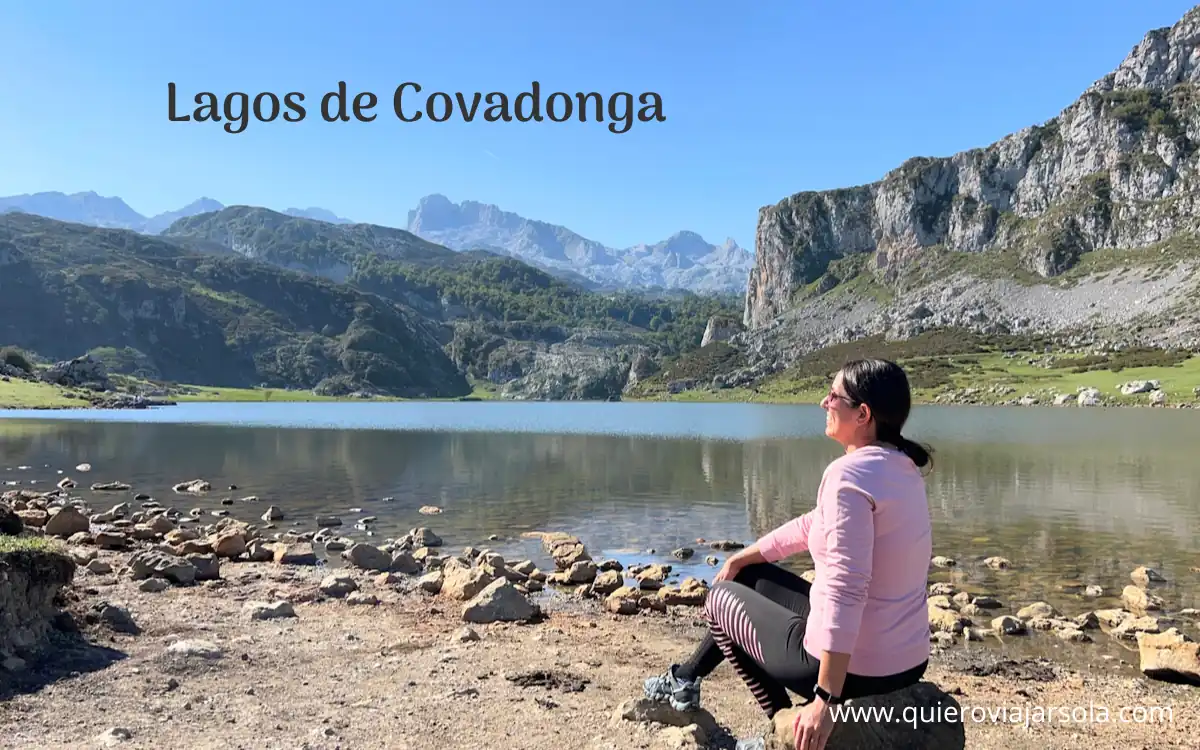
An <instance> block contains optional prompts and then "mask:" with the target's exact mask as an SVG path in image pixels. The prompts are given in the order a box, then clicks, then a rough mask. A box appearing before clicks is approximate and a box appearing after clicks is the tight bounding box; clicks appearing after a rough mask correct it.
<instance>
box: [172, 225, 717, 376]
mask: <svg viewBox="0 0 1200 750" xmlns="http://www.w3.org/2000/svg"><path fill="white" fill-rule="evenodd" d="M163 236H164V238H166V239H169V240H171V241H172V242H177V243H181V244H183V245H186V246H187V247H189V248H192V249H195V250H198V251H202V252H209V253H216V254H232V255H239V256H243V257H245V258H249V259H253V260H256V261H261V262H265V263H269V264H272V265H274V266H278V267H281V268H286V269H289V270H294V271H299V272H304V273H309V274H314V275H317V276H321V277H324V278H326V279H329V280H332V281H335V282H339V283H345V284H347V285H350V286H353V287H354V288H356V289H360V290H363V291H365V292H369V293H373V294H378V295H380V296H382V297H385V298H388V299H391V300H394V301H396V302H398V303H400V304H402V305H404V306H406V307H407V308H410V309H412V310H414V311H416V312H417V313H419V314H420V315H422V316H424V317H425V318H427V319H428V320H429V321H431V323H432V324H433V325H435V326H438V329H439V330H440V331H442V333H441V334H440V335H441V340H442V341H443V344H444V347H443V348H444V350H445V351H446V353H447V355H448V356H450V358H451V359H452V361H453V362H454V363H455V365H456V366H457V367H458V368H459V369H460V371H461V372H463V373H465V374H466V375H468V376H470V377H471V378H473V379H476V380H479V381H484V382H488V383H491V384H492V385H494V386H496V387H497V388H498V389H501V390H502V392H503V395H506V396H509V397H512V398H542V399H568V398H588V399H595V398H615V397H619V396H620V394H621V393H622V392H623V390H624V388H625V386H626V384H627V382H628V378H629V375H630V372H631V367H632V365H633V362H634V360H635V359H636V358H637V357H638V356H641V357H643V358H654V357H663V356H672V355H676V354H679V353H680V352H682V351H686V350H690V349H694V348H696V347H697V346H699V345H700V342H701V339H702V337H703V336H704V331H705V327H706V324H707V322H708V320H709V318H711V317H712V316H714V315H723V316H724V315H729V314H732V313H734V312H735V310H736V308H735V307H734V304H733V302H732V300H725V299H721V298H714V297H706V296H699V295H696V294H693V293H690V292H677V293H674V294H648V293H636V292H630V291H624V292H615V293H603V294H602V293H597V292H594V291H592V290H589V289H586V288H584V287H582V286H579V285H576V284H572V283H570V282H567V281H564V280H563V279H561V278H557V277H556V275H554V274H551V273H549V272H546V271H543V270H541V269H539V268H536V267H534V266H532V265H530V264H528V263H526V262H523V261H521V260H518V259H516V258H513V257H510V256H508V255H504V254H496V253H491V252H488V251H483V250H472V251H455V250H451V249H449V248H446V247H443V246H441V245H437V244H434V243H432V242H429V241H426V240H424V239H421V238H420V237H418V236H416V235H415V234H412V233H410V232H407V231H405V230H403V229H394V228H392V227H383V226H376V225H372V224H351V225H335V224H330V223H327V222H322V221H314V220H310V219H302V218H297V217H293V216H287V215H284V214H281V213H278V212H275V211H270V210H268V209H264V208H251V207H247V206H235V207H232V208H227V209H223V210H222V211H219V212H216V213H210V214H203V215H199V216H193V217H189V218H186V219H181V220H179V221H178V222H176V223H175V224H174V225H172V226H171V227H170V228H169V229H168V230H167V231H166V232H164V235H163Z"/></svg>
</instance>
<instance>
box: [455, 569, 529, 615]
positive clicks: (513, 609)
mask: <svg viewBox="0 0 1200 750" xmlns="http://www.w3.org/2000/svg"><path fill="white" fill-rule="evenodd" d="M443 585H444V584H443ZM537 614H538V608H537V606H536V605H534V604H533V603H532V602H530V601H529V600H528V599H526V598H525V595H524V594H522V593H521V592H520V591H517V589H516V588H515V587H514V586H513V584H512V583H510V582H509V581H508V579H505V578H499V579H496V580H495V581H492V582H491V583H490V584H488V585H487V587H486V588H484V589H483V590H482V591H480V592H479V594H477V595H476V596H475V597H474V598H473V599H471V601H469V602H467V603H466V604H465V605H463V608H462V619H463V620H464V621H466V622H473V623H489V622H524V621H528V620H531V619H533V618H534V617H535V616H536V615H537Z"/></svg>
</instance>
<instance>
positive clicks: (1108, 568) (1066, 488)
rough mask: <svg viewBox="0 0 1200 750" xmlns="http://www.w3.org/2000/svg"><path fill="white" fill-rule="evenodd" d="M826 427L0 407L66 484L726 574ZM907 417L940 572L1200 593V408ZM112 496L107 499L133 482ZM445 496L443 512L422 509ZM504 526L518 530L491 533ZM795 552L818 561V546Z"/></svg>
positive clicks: (439, 407)
mask: <svg viewBox="0 0 1200 750" xmlns="http://www.w3.org/2000/svg"><path fill="white" fill-rule="evenodd" d="M823 429H824V415H823V413H822V412H821V411H820V409H819V408H817V407H815V406H766V405H747V404H621V403H604V404H598V403H582V404H580V403H575V404H570V403H425V404H236V405H234V404H188V405H181V406H176V407H169V408H164V409H160V410H153V411H111V412H95V413H83V412H80V413H73V412H36V413H22V412H7V413H3V418H0V481H2V482H5V483H8V482H20V483H21V485H20V486H29V485H28V482H29V481H30V480H34V479H36V480H41V483H42V484H41V486H45V487H49V486H52V483H53V482H55V481H57V480H58V478H59V475H58V474H57V473H56V472H57V470H59V469H62V470H64V471H65V472H66V473H67V474H68V475H71V476H74V477H75V478H76V479H77V480H79V481H80V483H81V485H84V483H86V484H91V483H92V482H99V481H110V480H122V481H126V482H129V483H131V484H132V485H133V488H134V491H135V492H148V493H150V494H151V495H153V496H154V497H155V498H156V499H159V500H161V501H162V502H163V503H164V504H175V505H176V506H177V507H179V508H180V509H181V510H184V511H186V510H188V509H190V508H192V507H200V508H205V509H208V510H212V509H216V508H219V507H222V506H221V505H220V501H221V499H222V498H224V497H230V496H232V497H233V498H234V499H235V500H237V499H239V498H241V497H244V496H247V495H257V496H258V497H259V498H261V502H260V503H257V504H243V503H240V502H238V503H235V505H234V506H232V507H230V508H229V510H230V511H231V512H232V513H233V514H234V515H235V516H237V517H241V518H244V519H246V520H257V519H258V517H259V516H260V515H261V514H262V512H263V511H264V510H265V508H266V506H267V504H276V505H279V506H280V507H282V508H283V509H284V511H285V512H286V513H287V514H288V520H287V521H284V522H282V523H281V524H280V526H281V527H286V526H288V525H289V524H292V523H297V522H298V523H299V527H300V528H303V529H313V528H315V525H314V523H313V518H314V516H315V515H316V514H317V513H318V512H320V513H336V514H338V515H340V516H341V517H342V518H343V520H344V521H345V525H344V526H343V527H342V529H341V531H342V533H343V535H344V536H346V537H348V538H351V539H365V538H366V536H365V533H364V532H361V531H356V530H355V528H354V526H353V522H354V519H355V518H357V517H359V516H360V515H372V516H376V517H378V522H377V523H375V524H373V525H372V528H373V529H374V530H375V532H376V533H375V536H374V537H373V538H372V539H373V540H374V541H382V540H383V539H384V538H387V537H390V536H395V535H398V534H402V533H403V532H405V531H407V530H408V529H410V528H412V527H414V526H419V525H424V526H429V527H431V528H433V529H434V530H435V531H436V532H437V533H438V534H440V535H441V536H442V537H443V538H444V539H445V541H446V544H447V545H448V546H449V547H450V548H451V549H455V548H461V547H463V546H466V545H475V546H488V547H490V548H492V549H495V550H497V551H499V552H501V553H502V554H504V555H505V556H506V557H508V556H512V557H532V558H534V559H535V560H538V561H539V562H543V563H544V558H543V557H542V553H541V550H540V548H539V546H538V544H537V543H536V542H533V541H528V540H522V539H520V538H519V535H520V533H521V532H523V531H527V530H565V531H570V532H572V533H575V534H578V535H579V536H580V537H581V538H582V539H583V540H584V541H585V542H586V543H587V545H588V547H589V549H590V550H591V551H592V553H593V555H594V556H613V557H618V558H619V559H622V560H623V561H626V562H631V561H641V560H662V561H666V562H671V563H672V564H673V565H675V567H676V569H679V570H684V571H685V574H693V575H698V576H701V577H705V578H707V579H709V580H711V576H712V574H713V572H714V570H713V568H710V567H709V566H707V565H706V564H705V563H704V561H703V558H704V556H705V555H706V554H710V553H711V551H709V550H707V549H706V546H705V545H700V544H696V543H695V542H696V539H697V538H698V537H703V538H706V539H709V540H713V539H724V538H728V539H737V540H740V541H743V542H745V543H749V542H752V541H753V540H754V539H755V538H756V537H757V536H759V535H761V534H762V533H764V532H766V531H768V530H770V529H771V528H773V527H775V526H776V525H778V524H780V523H783V522H784V521H786V520H788V519H789V518H791V517H793V516H795V515H797V514H800V513H803V512H805V511H807V510H808V509H809V508H811V507H812V505H813V502H814V497H815V494H816V490H817V485H818V483H819V481H820V476H821V472H822V470H823V469H824V467H825V465H826V464H827V463H828V462H829V461H831V460H832V459H833V458H835V457H836V456H837V455H838V446H836V445H835V444H834V443H832V442H831V441H829V440H828V439H827V438H825V437H824V434H823ZM908 433H909V434H910V435H911V436H912V437H914V438H917V439H921V440H926V441H929V442H931V443H932V444H933V445H934V447H935V449H936V450H937V453H936V455H935V462H936V463H935V470H934V472H933V473H932V474H931V475H930V477H929V480H928V483H929V485H928V486H929V500H930V510H931V513H932V515H933V523H934V535H935V536H934V539H935V554H942V555H948V556H951V557H954V558H957V559H958V561H959V568H958V569H957V570H956V571H954V572H953V573H944V572H937V573H936V574H935V575H934V579H935V580H953V581H955V582H957V583H959V584H963V583H968V584H971V585H972V586H974V587H975V588H977V589H979V590H987V591H990V592H993V593H995V594H996V595H998V596H1000V597H1001V598H1002V600H1003V601H1004V602H1005V604H1006V605H1011V606H1012V609H1011V610H1009V609H1006V610H1004V611H1015V609H1016V608H1017V607H1019V606H1021V605H1022V604H1023V603H1027V602H1030V601H1035V600H1037V599H1045V600H1047V601H1049V602H1051V603H1052V604H1055V605H1056V606H1058V607H1059V608H1060V609H1062V610H1064V613H1065V614H1068V615H1073V614H1077V613H1079V612H1083V611H1087V610H1090V609H1098V608H1103V607H1108V606H1119V604H1117V602H1119V596H1120V591H1121V588H1122V587H1123V586H1124V585H1126V584H1127V583H1129V582H1130V580H1129V572H1130V571H1131V570H1132V569H1133V568H1134V567H1136V566H1138V565H1149V566H1153V567H1156V568H1158V569H1159V570H1160V571H1162V572H1163V573H1164V575H1165V576H1166V577H1167V579H1168V581H1169V582H1170V583H1169V584H1167V585H1165V586H1161V587H1159V591H1158V593H1160V594H1161V595H1162V596H1163V597H1164V598H1165V599H1166V601H1167V604H1168V606H1169V607H1171V608H1172V609H1176V608H1180V607H1200V574H1197V573H1194V572H1191V571H1190V570H1189V569H1190V567H1192V566H1200V552H1198V551H1200V451H1198V450H1197V446H1200V415H1197V414H1196V413H1195V412H1192V411H1185V410H1179V411H1176V410H1148V409H1138V410H1102V409H1095V410H1085V409H1049V408H1047V409H1038V408H1024V409H1021V408H967V407H932V406H926V407H920V408H918V409H917V410H916V412H915V413H914V416H913V420H912V421H911V422H910V427H909V429H908ZM82 461H87V462H89V463H91V464H92V466H93V470H92V472H91V473H90V474H82V475H81V474H77V473H76V472H74V469H73V467H74V466H75V465H76V464H78V463H80V462H82ZM19 466H29V467H31V468H29V469H24V470H22V469H19V468H18V467H19ZM198 477H199V478H204V479H207V480H209V481H210V482H211V483H212V484H213V486H214V487H216V488H218V489H223V488H224V487H226V486H228V485H230V484H234V485H237V486H238V490H237V491H235V492H220V491H217V492H213V493H210V496H209V497H207V498H200V499H197V498H189V497H181V496H177V495H175V494H174V493H172V492H171V491H170V487H171V485H173V484H175V483H176V482H180V481H184V480H189V479H194V478H198ZM33 486H34V487H35V488H37V487H38V486H39V485H33ZM82 494H84V495H88V494H91V493H90V492H89V491H88V490H86V489H83V490H82ZM101 494H102V495H103V496H102V497H99V498H96V500H95V504H96V505H100V506H104V505H105V504H108V503H113V502H116V501H118V500H122V499H127V498H126V497H122V496H115V495H114V494H112V493H101ZM383 498H393V500H391V501H387V502H385V501H384V500H383ZM427 504H432V505H437V506H440V507H442V508H443V509H444V510H445V512H444V513H443V514H442V515H436V516H423V515H420V514H418V513H417V509H418V508H419V507H420V506H422V505H427ZM352 508H361V509H362V512H361V513H356V512H353V511H352V510H351V509H352ZM492 534H498V535H500V537H501V539H500V540H499V541H488V536H489V535H492ZM683 545H690V546H693V547H694V548H695V549H696V550H697V553H698V554H697V556H696V558H695V559H694V561H693V562H692V563H691V564H684V563H680V562H679V561H677V560H674V559H673V558H671V557H670V552H671V550H673V549H675V548H677V547H680V546H683ZM651 549H653V550H655V552H654V553H649V552H648V550H651ZM717 554H719V555H720V556H721V557H722V558H723V557H724V555H723V554H722V553H717ZM991 555H1003V556H1005V557H1007V558H1009V559H1010V560H1012V561H1013V563H1014V564H1015V566H1016V568H1015V570H1012V571H1007V572H999V573H998V572H993V571H990V570H987V569H986V568H983V567H982V566H981V565H980V564H979V561H981V560H982V559H983V558H985V557H988V556H991ZM797 566H798V567H799V568H801V569H803V568H806V567H808V564H807V560H806V559H805V560H800V561H798V564H797ZM1093 583H1095V584H1099V585H1100V586H1103V587H1104V589H1105V592H1106V595H1105V596H1104V597H1102V598H1100V599H1099V600H1090V601H1089V600H1084V599H1081V598H1079V597H1078V596H1076V595H1075V593H1073V592H1074V591H1075V588H1073V587H1082V586H1084V585H1087V584H1093ZM1193 630H1194V626H1193ZM1193 635H1196V633H1193ZM1097 641H1098V642H1097V643H1096V644H1089V645H1065V644H1064V645H1059V644H1058V643H1057V639H1054V638H1052V637H1049V636H1046V635H1045V634H1037V635H1035V636H1032V637H1026V638H1017V639H1014V638H1009V639H1006V643H1008V644H1009V646H1008V647H1010V648H1016V649H1028V648H1031V647H1032V648H1042V647H1043V646H1044V647H1045V648H1050V649H1055V650H1069V651H1075V652H1079V653H1082V654H1085V655H1086V656H1085V658H1095V657H1096V656H1097V655H1098V654H1099V653H1109V654H1116V655H1117V656H1118V657H1125V658H1130V654H1129V653H1128V652H1126V651H1125V650H1124V649H1123V648H1122V646H1121V645H1120V644H1117V643H1115V642H1111V639H1109V638H1108V637H1106V636H1099V637H1098V638H1097ZM1039 644H1040V645H1039ZM972 647H977V644H972ZM1132 660H1133V661H1134V662H1135V663H1136V653H1133V654H1132Z"/></svg>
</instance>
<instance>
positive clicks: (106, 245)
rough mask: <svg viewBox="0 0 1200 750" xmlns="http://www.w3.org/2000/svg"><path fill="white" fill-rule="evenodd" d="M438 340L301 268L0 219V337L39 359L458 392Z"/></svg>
mask: <svg viewBox="0 0 1200 750" xmlns="http://www.w3.org/2000/svg"><path fill="white" fill-rule="evenodd" d="M442 335H444V334H443V331H441V330H439V329H438V327H437V326H435V325H433V324H432V323H431V322H430V321H429V320H428V319H427V318H425V317H424V316H422V315H420V314H418V313H416V312H415V311H413V310H411V309H410V308H407V307H405V306H404V305H402V304H398V303H396V302H394V301H390V300H387V299H384V298H382V297H379V296H378V295H374V294H370V293H369V292H364V291H361V290H358V289H355V288H353V287H350V286H346V285H341V284H335V283H333V282H330V281H327V280H325V279H321V278H318V277H316V276H313V275H310V274H302V273H297V272H291V271H286V270H282V269H279V268H277V267H274V266H272V265H268V264H265V263H258V262H254V261H251V260H247V259H245V258H240V257H236V256H235V255H233V254H223V255H215V254H210V253H197V252H193V251H191V250H190V249H188V248H186V247H183V246H181V245H179V244H176V243H173V242H169V241H166V240H163V239H159V238H154V237H148V236H146V235H142V234H138V233H135V232H133V231H130V230H117V229H101V228H94V227H88V226H84V225H81V224H77V223H64V222H60V221H56V220H53V219H47V218H44V217H40V216H33V215H30V214H25V213H15V212H14V213H7V214H0V341H3V342H5V343H6V344H13V345H16V346H19V347H21V348H23V349H26V350H28V351H31V352H34V353H36V354H37V355H40V356H42V357H46V358H50V359H58V360H65V359H70V358H73V357H77V356H79V355H81V354H83V353H84V352H93V353H94V354H96V355H97V356H99V357H100V358H101V359H102V360H104V361H106V362H108V363H115V364H119V363H120V362H128V363H129V365H130V367H131V368H133V371H134V372H139V373H140V374H146V373H153V374H154V375H155V376H157V377H161V378H164V379H167V380H173V381H178V382H185V383H192V384H199V385H220V386H227V387H251V386H257V385H259V384H266V385H267V386H269V387H276V388H279V387H290V388H309V389H314V390H316V391H317V392H319V393H327V394H331V395H341V394H347V393H351V392H356V391H362V392H367V393H381V394H388V395H396V396H410V397H438V396H440V397H454V396H462V395H465V394H467V393H469V392H470V390H471V388H470V386H469V384H468V383H467V381H466V379H465V378H464V376H463V374H462V373H461V372H460V371H459V369H458V368H457V367H456V366H455V364H454V363H453V362H452V361H451V360H450V358H449V357H448V356H447V355H446V353H445V352H444V351H443V350H442V348H441V343H442V342H441V341H440V340H439V337H440V336H442ZM118 371H119V370H118Z"/></svg>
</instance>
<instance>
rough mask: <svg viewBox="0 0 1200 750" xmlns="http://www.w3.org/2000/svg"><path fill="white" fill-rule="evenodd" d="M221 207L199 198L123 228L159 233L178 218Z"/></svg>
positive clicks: (213, 201)
mask: <svg viewBox="0 0 1200 750" xmlns="http://www.w3.org/2000/svg"><path fill="white" fill-rule="evenodd" d="M222 208H224V206H222V205H221V204H220V203H218V202H217V201H215V200H213V199H212V198H200V199H199V200H195V201H192V202H191V203H189V204H187V205H186V206H184V207H183V208H181V209H179V210H177V211H167V212H166V213H161V214H159V215H157V216H154V217H151V218H149V219H146V220H145V223H144V224H142V226H140V227H137V226H129V227H125V229H135V230H137V231H139V232H144V233H146V234H161V233H162V231H163V230H165V229H166V228H167V227H169V226H171V225H172V224H174V223H175V222H176V221H179V220H180V219H183V218H186V217H188V216H195V215H196V214H203V213H207V212H209V211H220V210H221V209H222ZM84 223H87V222H84Z"/></svg>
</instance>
